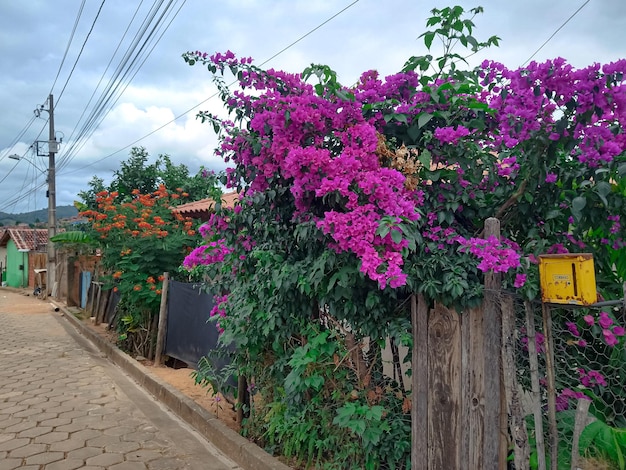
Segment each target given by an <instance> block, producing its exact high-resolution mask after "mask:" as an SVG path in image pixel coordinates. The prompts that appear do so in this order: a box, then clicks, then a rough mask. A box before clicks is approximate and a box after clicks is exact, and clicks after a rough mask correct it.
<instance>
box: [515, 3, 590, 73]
mask: <svg viewBox="0 0 626 470" xmlns="http://www.w3.org/2000/svg"><path fill="white" fill-rule="evenodd" d="M590 1H591V0H586V1H585V3H583V4H582V5H581V6H580V7H579V8H578V10H576V11H575V12H574V13H572V15H571V16H570V17H569V18H568V19H567V20H565V22H564V23H563V24H562V25H561V26H559V27H558V28H557V29H556V31H554V33H552V34H551V35H550V37H549V38H548V39H546V40H545V42H544V43H543V44H542V45H541V46H539V48H538V49H537V50H536V51H535V52H533V53H532V55H531V56H530V57H529V58H528V59H526V60H525V61H524V63H523V64H522V65H521V67H523V66H525V65H526V64H527V63H528V62H530V61H531V60H532V58H533V57H535V56H536V55H537V54H538V53H539V51H540V50H541V49H543V48H544V46H545V45H546V44H548V43H549V42H550V41H551V40H552V38H553V37H554V36H556V35H557V34H558V32H559V31H561V29H563V27H565V25H566V24H567V23H569V22H570V20H571V19H572V18H574V17H575V16H576V15H577V14H578V13H579V12H580V10H582V9H583V8H585V6H586V5H587V3H589V2H590Z"/></svg>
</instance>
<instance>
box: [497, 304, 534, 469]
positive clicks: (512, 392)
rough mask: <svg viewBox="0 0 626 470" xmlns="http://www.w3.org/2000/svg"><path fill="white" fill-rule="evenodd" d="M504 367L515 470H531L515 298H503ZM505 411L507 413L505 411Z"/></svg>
mask: <svg viewBox="0 0 626 470" xmlns="http://www.w3.org/2000/svg"><path fill="white" fill-rule="evenodd" d="M501 306H502V367H503V370H504V388H505V395H506V404H507V407H506V408H507V409H508V410H509V421H508V425H509V430H510V433H511V437H512V438H513V445H514V456H513V457H514V459H515V460H514V461H515V470H527V469H528V468H529V460H530V447H529V445H528V433H527V432H526V422H525V421H524V417H523V416H522V406H521V403H520V397H519V387H518V382H517V376H516V373H515V371H516V368H515V306H514V304H513V297H512V296H510V295H507V296H505V297H503V298H502V301H501ZM503 411H506V409H505V410H503Z"/></svg>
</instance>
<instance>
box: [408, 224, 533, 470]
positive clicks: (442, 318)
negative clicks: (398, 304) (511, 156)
mask: <svg viewBox="0 0 626 470" xmlns="http://www.w3.org/2000/svg"><path fill="white" fill-rule="evenodd" d="M485 234H486V236H489V235H496V236H499V222H498V221H497V219H488V220H487V221H486V224H485ZM500 297H501V292H500V279H499V276H498V275H493V274H490V275H487V276H486V279H485V299H484V301H483V303H482V305H480V306H479V307H477V308H474V309H469V310H467V311H464V312H457V311H455V310H453V309H449V308H446V307H445V306H443V305H441V304H439V303H435V304H434V305H432V306H431V305H429V304H428V303H427V301H426V300H425V298H424V297H423V296H422V295H421V294H416V295H414V296H413V297H412V299H411V319H412V324H413V351H412V379H411V380H412V390H413V392H412V393H413V395H412V396H413V398H412V407H411V412H412V416H411V418H412V439H413V443H412V452H411V468H412V469H413V470H449V469H461V470H481V469H484V470H494V469H506V459H507V452H508V448H509V437H508V436H509V432H508V426H509V422H508V410H509V409H511V410H515V411H517V409H518V408H519V404H518V403H516V402H517V400H518V397H517V395H516V394H517V383H516V382H515V380H514V373H513V377H512V376H511V375H510V374H511V371H510V369H509V368H510V365H511V363H512V358H511V357H509V356H510V355H512V354H513V350H512V348H511V347H510V346H511V345H510V343H509V344H507V346H508V347H507V348H504V349H503V341H502V338H503V323H502V320H503V316H502V305H505V307H509V303H508V302H504V303H503V302H501V298H500ZM505 310H506V314H507V316H506V318H505V320H506V321H505V324H506V327H507V329H510V328H511V321H512V320H511V317H510V315H511V311H510V307H509V308H505ZM505 333H506V332H505ZM505 338H506V340H507V343H508V342H509V341H511V338H510V335H506V334H505ZM503 363H504V364H505V365H506V369H507V376H506V381H505V374H504V369H503ZM507 390H508V391H507ZM507 397H508V398H509V399H508V400H507ZM515 414H516V415H517V413H515ZM520 424H521V423H520V421H519V416H516V417H515V419H513V420H511V426H520ZM521 426H522V428H524V425H523V424H521ZM516 432H517V434H516V439H515V441H516V444H517V441H519V442H520V445H521V446H522V447H523V445H524V442H523V441H524V440H525V429H521V430H517V431H516ZM516 451H517V452H518V454H519V455H520V456H525V455H527V454H525V451H524V450H523V449H522V450H520V449H518V448H517V447H516ZM520 468H527V463H526V467H525V466H524V465H523V464H522V466H521V467H520Z"/></svg>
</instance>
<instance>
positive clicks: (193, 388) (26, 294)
mask: <svg viewBox="0 0 626 470" xmlns="http://www.w3.org/2000/svg"><path fill="white" fill-rule="evenodd" d="M54 308H55V305H54V304H52V303H50V302H49V301H47V300H41V299H38V298H37V297H33V295H32V291H30V290H26V289H19V290H18V289H12V288H2V287H0V313H22V314H27V315H34V314H46V313H49V312H52V311H54ZM84 321H85V324H86V325H87V326H89V327H90V328H91V329H92V330H94V331H96V332H97V333H98V334H100V335H102V336H104V337H105V338H107V339H109V340H110V341H115V334H114V333H112V332H111V331H107V330H106V328H105V325H98V326H95V325H93V323H91V321H90V320H89V319H87V320H84ZM141 364H142V365H143V366H144V367H146V368H148V370H149V371H150V372H151V373H152V374H154V375H156V376H157V377H159V378H160V379H161V380H163V381H165V382H167V383H168V384H170V385H171V386H173V387H174V388H176V389H177V390H178V391H180V392H181V393H183V394H184V395H186V396H188V397H189V398H191V399H192V400H193V401H195V402H196V403H197V404H198V405H200V406H201V407H203V408H204V409H206V410H207V411H210V412H211V413H213V414H214V415H215V416H217V417H218V419H220V420H221V421H222V422H223V423H224V424H226V426H228V427H229V428H231V429H233V430H235V431H238V430H239V425H238V424H237V413H236V411H235V410H234V409H233V407H232V405H230V404H229V403H228V402H227V401H226V400H225V399H224V398H223V397H222V396H221V395H219V394H218V395H217V396H215V395H214V394H213V391H212V390H211V388H210V387H209V388H205V387H201V386H199V385H196V383H195V380H194V378H193V377H192V375H191V374H192V372H193V369H188V368H182V369H172V368H170V367H154V366H153V364H152V363H151V362H150V361H142V362H141Z"/></svg>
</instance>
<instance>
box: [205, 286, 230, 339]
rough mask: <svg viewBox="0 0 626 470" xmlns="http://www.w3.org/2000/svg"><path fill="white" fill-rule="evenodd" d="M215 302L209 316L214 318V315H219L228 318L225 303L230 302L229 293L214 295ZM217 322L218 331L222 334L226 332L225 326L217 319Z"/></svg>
mask: <svg viewBox="0 0 626 470" xmlns="http://www.w3.org/2000/svg"><path fill="white" fill-rule="evenodd" d="M213 302H214V304H213V308H212V309H211V311H210V312H209V317H210V318H213V317H214V316H219V317H221V318H226V309H225V305H226V303H227V302H228V295H222V296H219V295H218V296H215V297H213ZM215 324H216V326H217V331H218V332H219V333H220V334H222V333H224V328H222V327H221V326H220V322H219V321H217V322H216V323H215Z"/></svg>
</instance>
